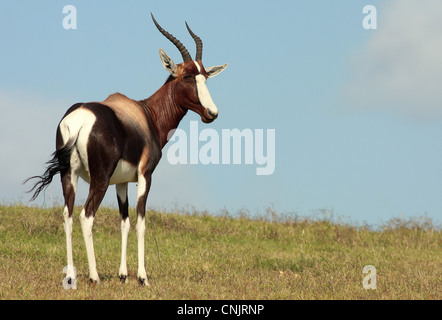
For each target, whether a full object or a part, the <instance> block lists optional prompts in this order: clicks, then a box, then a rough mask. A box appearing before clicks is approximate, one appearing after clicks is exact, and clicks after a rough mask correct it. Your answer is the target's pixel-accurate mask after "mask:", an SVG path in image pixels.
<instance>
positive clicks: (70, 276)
mask: <svg viewBox="0 0 442 320" xmlns="http://www.w3.org/2000/svg"><path fill="white" fill-rule="evenodd" d="M77 182H78V174H77V172H76V171H75V170H72V168H69V169H68V171H67V172H66V173H62V177H61V184H62V187H63V196H64V199H65V206H64V210H63V218H64V222H63V225H64V230H65V234H66V251H67V266H66V267H65V269H64V271H63V272H64V273H66V277H65V279H64V281H63V285H64V287H65V288H66V289H77V285H76V272H75V268H74V261H73V256H72V225H73V223H72V213H73V210H74V203H75V193H76V191H77Z"/></svg>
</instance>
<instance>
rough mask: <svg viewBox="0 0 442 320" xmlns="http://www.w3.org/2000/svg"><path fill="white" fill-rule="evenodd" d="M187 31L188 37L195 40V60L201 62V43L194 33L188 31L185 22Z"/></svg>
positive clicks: (188, 28)
mask: <svg viewBox="0 0 442 320" xmlns="http://www.w3.org/2000/svg"><path fill="white" fill-rule="evenodd" d="M186 27H187V30H188V31H189V33H190V35H191V36H192V38H193V40H195V43H196V57H195V60H202V57H203V41H202V40H201V39H200V37H198V36H197V35H196V34H195V33H193V32H192V30H190V27H189V25H188V24H187V22H186Z"/></svg>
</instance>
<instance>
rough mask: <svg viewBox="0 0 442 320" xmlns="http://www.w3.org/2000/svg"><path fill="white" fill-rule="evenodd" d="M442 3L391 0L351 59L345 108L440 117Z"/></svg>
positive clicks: (436, 0)
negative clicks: (367, 37) (369, 36)
mask: <svg viewBox="0 0 442 320" xmlns="http://www.w3.org/2000/svg"><path fill="white" fill-rule="evenodd" d="M441 17H442V2H441V1H438V0H424V1H415V0H392V1H390V2H387V3H386V4H385V6H383V7H380V8H378V29H377V30H373V31H367V32H371V33H372V36H371V38H370V39H369V41H368V42H367V43H366V44H365V46H363V47H362V48H361V49H360V51H358V52H357V53H355V54H354V55H353V57H352V60H351V62H350V69H351V72H350V80H349V83H348V84H347V85H346V86H345V88H344V90H343V96H344V100H345V104H346V106H347V107H351V108H372V109H373V108H374V109H381V110H387V111H393V112H395V113H399V114H402V115H406V116H410V117H413V118H418V119H429V118H441V119H442V90H441V89H442V87H441V85H442V32H441V30H442V19H441Z"/></svg>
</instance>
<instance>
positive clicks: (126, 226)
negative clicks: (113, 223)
mask: <svg viewBox="0 0 442 320" xmlns="http://www.w3.org/2000/svg"><path fill="white" fill-rule="evenodd" d="M129 230H130V221H129V218H126V219H125V220H121V264H120V271H119V273H118V275H119V276H120V278H124V277H127V262H126V256H127V236H128V235H129Z"/></svg>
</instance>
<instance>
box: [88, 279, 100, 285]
mask: <svg viewBox="0 0 442 320" xmlns="http://www.w3.org/2000/svg"><path fill="white" fill-rule="evenodd" d="M89 283H90V284H93V285H96V284H99V283H100V279H92V278H89Z"/></svg>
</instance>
